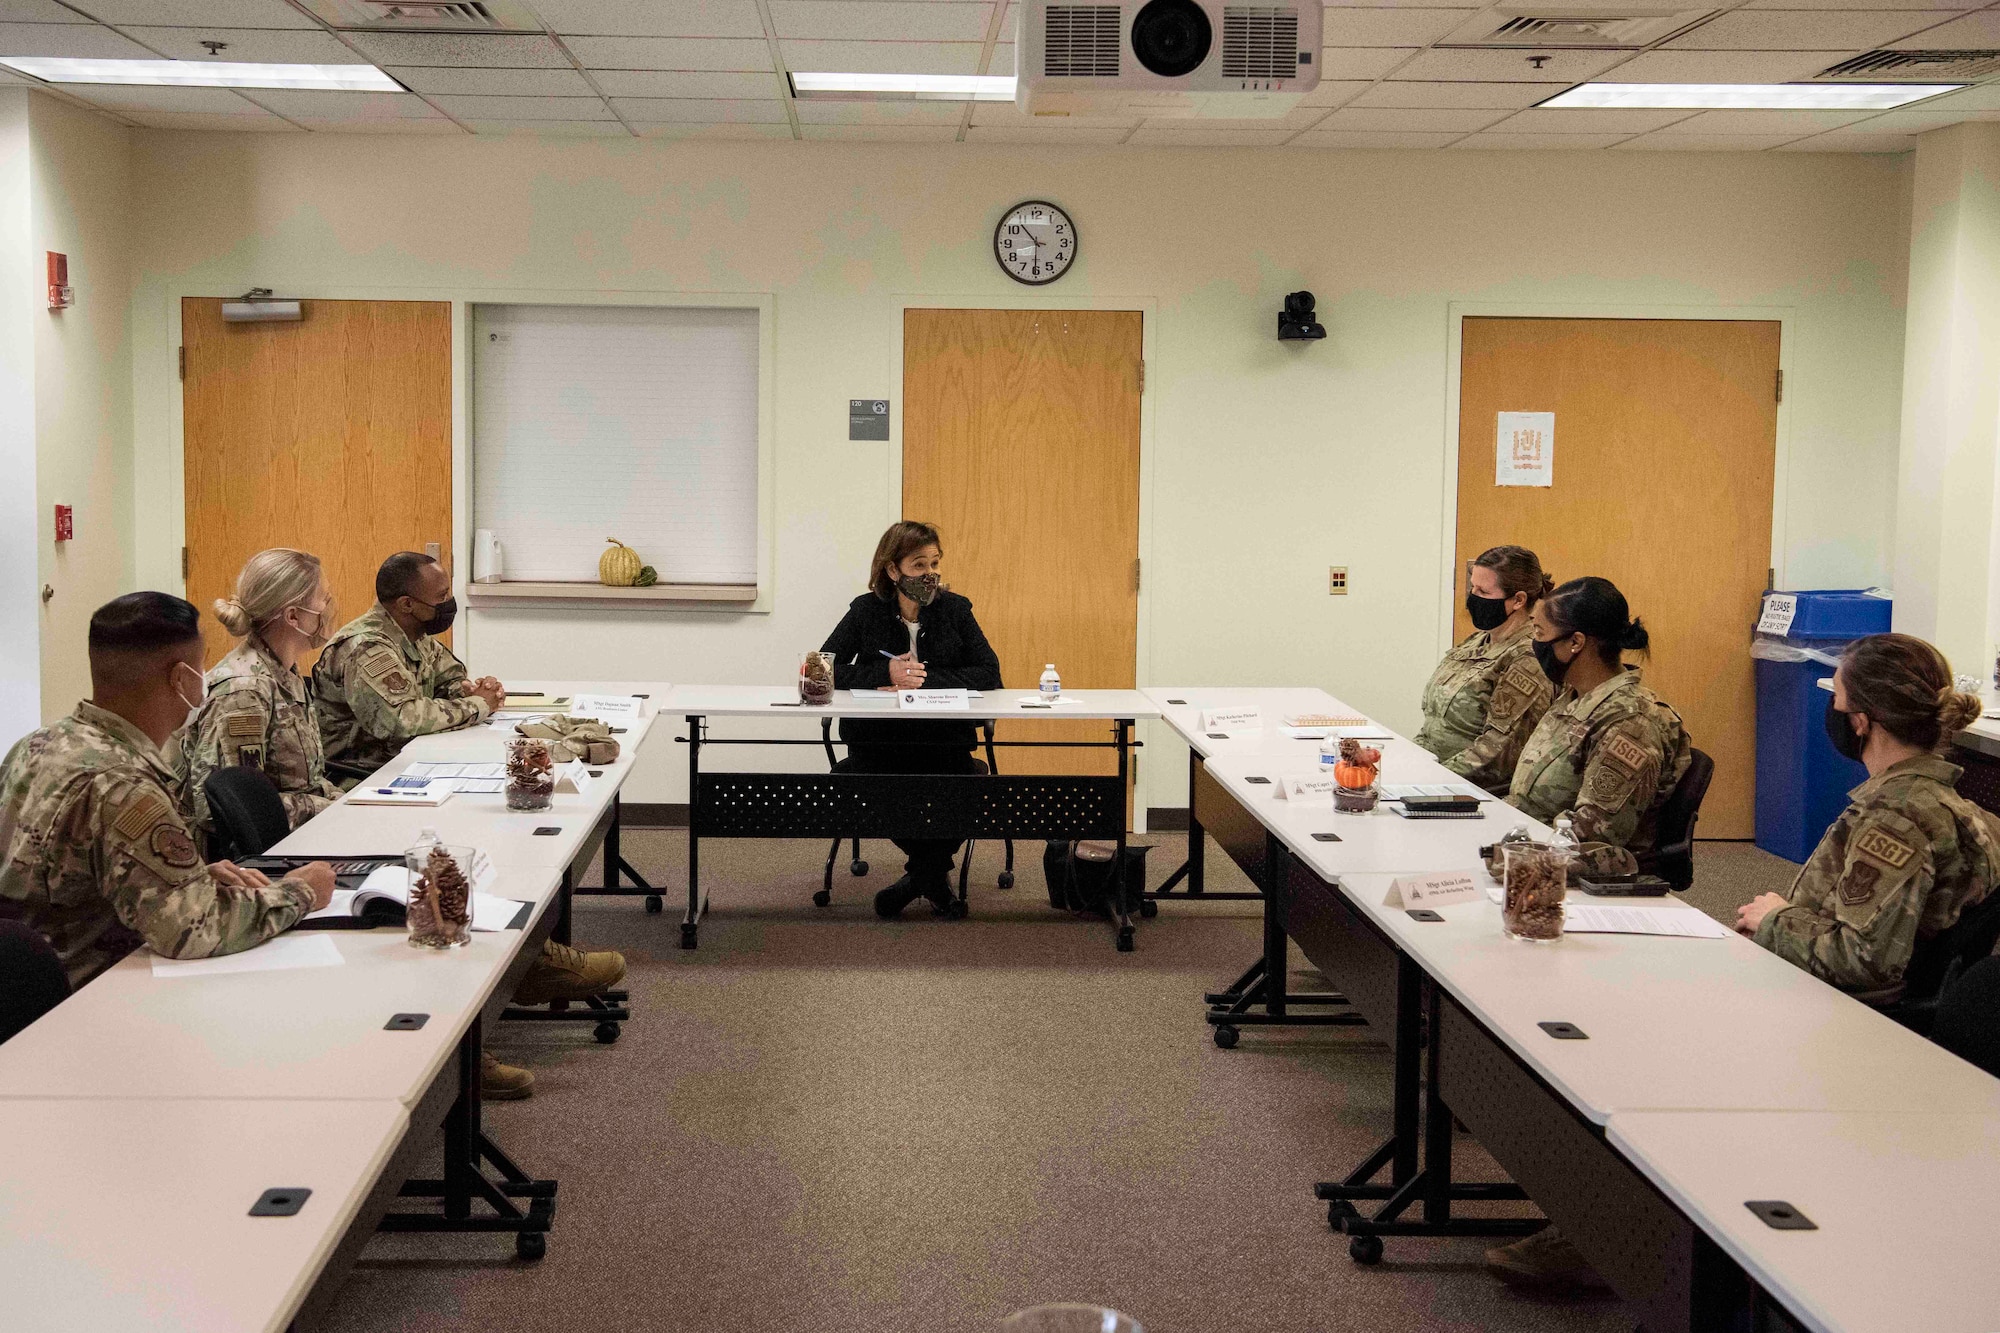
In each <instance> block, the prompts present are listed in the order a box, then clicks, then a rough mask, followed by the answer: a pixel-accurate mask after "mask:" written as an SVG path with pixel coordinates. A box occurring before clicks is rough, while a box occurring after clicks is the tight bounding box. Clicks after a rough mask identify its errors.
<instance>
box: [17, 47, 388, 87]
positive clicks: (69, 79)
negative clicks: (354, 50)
mask: <svg viewBox="0 0 2000 1333" xmlns="http://www.w3.org/2000/svg"><path fill="white" fill-rule="evenodd" d="M0 65H5V66H7V67H8V68H9V69H17V70H19V71H21V73H23V74H31V75H33V76H34V77H35V78H38V79H41V80H43V81H45V82H48V83H145V84H159V85H164V86H167V87H177V88H319V89H332V90H334V91H336V92H364V93H399V92H401V91H403V85H401V84H400V83H397V82H396V81H395V80H394V79H392V78H390V77H389V76H388V75H387V74H384V73H383V72H382V71H381V70H379V69H376V68H375V67H374V66H373V65H250V64H243V63H241V62H238V61H231V60H72V59H69V58H68V57H56V56H0Z"/></svg>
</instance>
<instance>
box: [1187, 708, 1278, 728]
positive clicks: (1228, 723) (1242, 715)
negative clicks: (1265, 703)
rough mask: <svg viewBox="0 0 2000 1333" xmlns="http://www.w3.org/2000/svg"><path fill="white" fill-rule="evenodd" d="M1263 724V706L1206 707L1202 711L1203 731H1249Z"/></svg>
mask: <svg viewBox="0 0 2000 1333" xmlns="http://www.w3.org/2000/svg"><path fill="white" fill-rule="evenodd" d="M1263 725H1264V710H1263V709H1261V708H1204V709H1203V710H1202V713H1201V729H1202V730H1203V731H1248V730H1252V729H1255V728H1260V727H1262V726H1263Z"/></svg>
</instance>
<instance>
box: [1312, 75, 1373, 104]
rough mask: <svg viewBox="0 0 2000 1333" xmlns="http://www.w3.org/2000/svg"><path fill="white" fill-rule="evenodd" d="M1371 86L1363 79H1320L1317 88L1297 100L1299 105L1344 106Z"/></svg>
mask: <svg viewBox="0 0 2000 1333" xmlns="http://www.w3.org/2000/svg"><path fill="white" fill-rule="evenodd" d="M1372 86H1373V85H1372V84H1370V83H1369V82H1368V81H1367V80H1365V79H1322V80H1321V81H1320V84H1319V86H1318V87H1316V88H1314V89H1313V90H1312V91H1311V92H1309V93H1307V94H1306V95H1305V96H1304V97H1302V98H1300V99H1299V105H1300V106H1326V107H1333V106H1346V105H1347V104H1348V103H1349V102H1351V101H1353V100H1354V99H1355V98H1356V97H1357V96H1359V95H1360V94H1361V93H1364V92H1367V91H1368V89H1369V88H1370V87H1372Z"/></svg>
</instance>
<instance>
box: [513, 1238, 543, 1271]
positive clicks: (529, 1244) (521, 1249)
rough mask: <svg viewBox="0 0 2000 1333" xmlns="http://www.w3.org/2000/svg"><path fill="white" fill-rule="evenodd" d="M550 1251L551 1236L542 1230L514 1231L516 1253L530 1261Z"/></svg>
mask: <svg viewBox="0 0 2000 1333" xmlns="http://www.w3.org/2000/svg"><path fill="white" fill-rule="evenodd" d="M548 1252H549V1238H548V1236H547V1234H546V1233H544V1232H540V1231H517V1232H515V1233H514V1253H516V1254H518V1255H520V1256H521V1257H522V1258H523V1259H526V1260H527V1261H528V1262H529V1263H533V1262H535V1260H537V1259H539V1258H541V1257H542V1256H543V1255H545V1254H547V1253H548Z"/></svg>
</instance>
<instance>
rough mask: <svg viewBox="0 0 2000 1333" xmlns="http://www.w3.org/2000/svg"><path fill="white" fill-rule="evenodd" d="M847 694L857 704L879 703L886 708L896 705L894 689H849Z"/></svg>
mask: <svg viewBox="0 0 2000 1333" xmlns="http://www.w3.org/2000/svg"><path fill="white" fill-rule="evenodd" d="M847 693H848V696H849V697H850V698H851V699H852V700H853V701H854V702H855V703H857V704H880V705H882V706H884V707H887V708H893V707H895V705H896V691H894V690H849V691H848V692H847Z"/></svg>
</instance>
